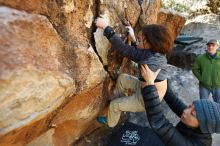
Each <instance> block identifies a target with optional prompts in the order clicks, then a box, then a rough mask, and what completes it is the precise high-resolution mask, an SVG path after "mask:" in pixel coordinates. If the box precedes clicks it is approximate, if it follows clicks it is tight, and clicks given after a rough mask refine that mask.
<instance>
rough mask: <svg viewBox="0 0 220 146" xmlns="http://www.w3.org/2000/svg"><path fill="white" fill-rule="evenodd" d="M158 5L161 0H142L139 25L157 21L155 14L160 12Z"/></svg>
mask: <svg viewBox="0 0 220 146" xmlns="http://www.w3.org/2000/svg"><path fill="white" fill-rule="evenodd" d="M160 5H161V0H143V2H142V4H141V9H142V13H141V16H140V25H141V26H142V25H144V24H156V23H157V19H158V18H157V14H158V13H159V12H160ZM152 14H154V15H152Z"/></svg>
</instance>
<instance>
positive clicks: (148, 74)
mask: <svg viewBox="0 0 220 146" xmlns="http://www.w3.org/2000/svg"><path fill="white" fill-rule="evenodd" d="M159 72H160V69H158V70H157V71H156V72H153V71H152V70H150V69H149V67H148V66H147V65H146V64H143V65H141V75H142V77H143V78H144V80H145V82H142V83H141V86H142V87H144V86H148V85H154V80H155V79H156V77H157V75H158V74H159Z"/></svg>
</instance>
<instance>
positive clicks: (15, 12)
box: [0, 0, 180, 146]
mask: <svg viewBox="0 0 220 146" xmlns="http://www.w3.org/2000/svg"><path fill="white" fill-rule="evenodd" d="M159 9H160V1H159V0H158V1H151V0H149V1H148V0H144V1H139V2H138V1H134V0H116V1H110V0H100V1H98V0H89V1H80V0H76V1H73V0H62V1H50V0H27V1H20V0H17V1H15V0H0V26H1V28H2V29H1V30H0V34H1V35H0V42H1V46H0V50H1V51H0V58H1V59H0V60H1V61H0V101H1V103H0V134H1V135H0V145H2V146H25V145H27V146H38V145H45V146H68V145H71V144H73V143H74V142H76V141H77V140H78V139H79V138H81V137H82V136H83V135H85V134H88V133H90V132H91V131H93V130H94V129H95V128H97V125H96V124H95V121H94V120H95V117H96V116H97V115H98V113H99V112H100V111H101V110H103V108H104V105H105V104H106V100H107V98H106V97H107V95H106V93H107V91H109V90H110V89H111V88H110V87H111V85H112V84H113V83H114V81H115V80H116V79H117V76H118V74H119V73H121V72H129V73H134V70H133V68H135V65H134V64H133V63H132V62H128V64H124V65H123V62H124V61H123V58H122V57H121V56H120V55H119V54H118V53H117V52H115V51H114V50H113V49H111V45H110V44H109V42H108V40H107V39H106V38H105V37H104V36H103V31H102V30H99V29H95V27H94V24H93V23H92V22H93V20H94V18H95V17H97V16H98V15H99V14H100V15H101V16H102V17H104V18H106V19H107V21H108V22H109V24H110V25H111V26H112V27H113V28H114V29H115V31H116V32H117V33H119V35H120V36H121V37H122V39H123V40H124V39H125V38H126V35H125V34H126V30H125V25H128V24H129V23H130V24H131V26H132V27H133V28H136V30H138V28H139V27H140V26H141V25H142V24H143V23H145V24H152V23H157V16H158V13H159ZM140 15H141V18H140ZM164 21H167V19H166V20H164ZM175 26H177V25H174V27H175ZM179 27H180V26H179ZM173 29H174V28H173ZM176 29H177V28H175V30H176ZM93 33H94V35H93ZM107 73H108V74H107ZM134 74H135V73H134Z"/></svg>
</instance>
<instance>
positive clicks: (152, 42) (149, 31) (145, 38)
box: [95, 18, 174, 127]
mask: <svg viewBox="0 0 220 146" xmlns="http://www.w3.org/2000/svg"><path fill="white" fill-rule="evenodd" d="M95 24H96V26H97V27H98V28H101V29H104V36H106V38H107V39H108V40H109V42H110V43H111V44H112V48H113V49H114V50H116V51H117V52H118V53H119V54H121V55H122V56H125V57H128V58H129V59H131V60H132V61H134V62H136V63H138V64H139V65H140V64H147V65H148V66H149V68H150V69H152V70H153V71H156V70H157V69H158V68H161V72H160V73H159V75H158V76H157V78H156V80H155V82H156V83H155V86H156V88H157V89H158V92H159V97H160V100H162V98H163V97H164V95H165V93H166V89H167V69H168V68H167V59H166V55H167V54H170V53H171V51H172V48H173V42H174V39H173V37H172V34H171V32H170V30H169V29H168V28H166V27H164V26H162V25H157V24H152V25H145V26H143V27H142V29H141V31H140V32H139V33H138V37H137V45H135V44H136V38H135V36H134V31H133V29H132V28H131V27H130V26H129V27H127V28H128V30H129V35H130V37H131V38H132V44H133V45H132V46H130V45H127V44H125V43H124V42H123V41H122V40H121V39H120V37H119V36H118V35H117V34H116V33H115V32H114V30H113V28H112V27H110V26H108V24H107V23H106V20H105V19H104V18H97V19H96V20H95ZM140 80H143V78H139V79H138V78H136V77H134V76H131V75H128V74H120V75H119V77H118V79H117V83H116V87H115V90H114V96H115V97H120V98H115V99H114V100H112V101H111V102H110V105H109V109H108V116H107V117H106V116H101V117H98V118H97V120H98V122H100V123H108V126H109V127H114V126H116V125H117V123H118V121H119V119H120V115H121V112H143V111H145V108H144V101H143V97H142V94H141V89H140V86H139V83H140ZM129 91H132V93H133V94H132V95H129V93H128V92H129Z"/></svg>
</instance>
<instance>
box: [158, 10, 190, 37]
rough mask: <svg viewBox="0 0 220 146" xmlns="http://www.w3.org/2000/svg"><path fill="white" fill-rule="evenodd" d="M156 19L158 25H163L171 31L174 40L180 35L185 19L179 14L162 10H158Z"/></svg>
mask: <svg viewBox="0 0 220 146" xmlns="http://www.w3.org/2000/svg"><path fill="white" fill-rule="evenodd" d="M157 17H158V18H157V19H158V20H157V22H158V23H159V24H163V25H165V26H166V27H168V28H169V29H170V30H171V31H172V33H173V38H176V37H177V36H178V35H179V34H180V32H181V30H182V28H183V27H184V24H185V22H186V18H185V17H184V16H183V15H181V14H180V13H178V12H175V11H168V10H164V9H161V10H160V13H159V14H158V16H157Z"/></svg>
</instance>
